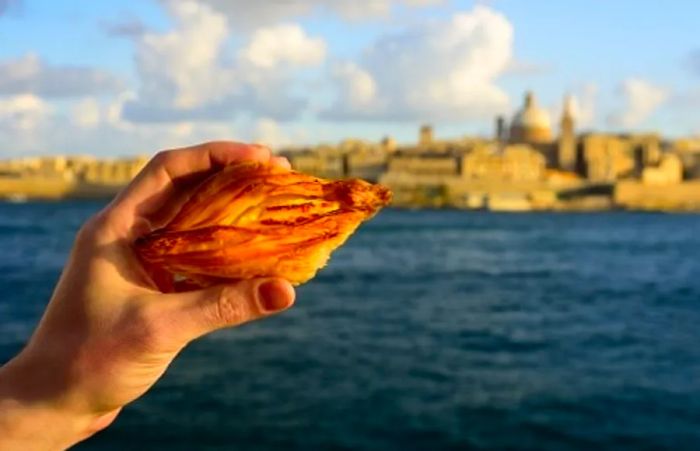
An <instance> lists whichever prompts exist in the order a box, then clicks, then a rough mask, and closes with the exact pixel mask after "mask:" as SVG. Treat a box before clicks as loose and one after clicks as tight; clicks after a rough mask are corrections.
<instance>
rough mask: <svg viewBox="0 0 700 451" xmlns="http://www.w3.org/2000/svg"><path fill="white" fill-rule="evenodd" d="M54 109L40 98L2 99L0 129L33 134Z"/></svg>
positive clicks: (17, 97) (23, 95)
mask: <svg viewBox="0 0 700 451" xmlns="http://www.w3.org/2000/svg"><path fill="white" fill-rule="evenodd" d="M51 110H52V108H51V107H50V106H49V105H48V104H47V103H46V102H45V101H44V100H43V99H41V98H40V97H37V96H35V95H33V94H20V95H16V96H11V97H2V98H0V128H3V129H5V130H11V131H20V132H31V131H32V130H34V129H35V128H36V127H37V126H39V125H40V124H41V122H42V121H43V120H45V119H46V118H47V116H48V115H49V114H50V113H51Z"/></svg>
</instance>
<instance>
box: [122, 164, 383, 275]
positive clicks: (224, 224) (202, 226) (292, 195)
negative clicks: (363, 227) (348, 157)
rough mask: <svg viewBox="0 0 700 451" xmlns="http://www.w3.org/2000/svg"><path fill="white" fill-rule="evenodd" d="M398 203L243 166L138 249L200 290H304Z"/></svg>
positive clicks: (215, 179)
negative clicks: (238, 284) (231, 283)
mask: <svg viewBox="0 0 700 451" xmlns="http://www.w3.org/2000/svg"><path fill="white" fill-rule="evenodd" d="M390 198H391V193H390V192H389V190H388V189H386V188H385V187H383V186H381V185H374V184H371V183H368V182H366V181H363V180H359V179H350V180H337V181H332V180H324V179H321V178H317V177H312V176H310V175H306V174H302V173H299V172H295V171H289V170H287V169H284V168H281V167H278V166H275V165H270V164H263V163H255V162H243V163H237V164H233V165H230V166H227V167H225V168H224V169H222V170H221V171H219V172H218V173H216V174H214V175H213V176H211V177H210V178H209V179H207V180H206V181H205V182H204V183H202V184H201V185H200V186H199V187H198V188H197V189H196V191H195V192H194V194H193V195H192V196H191V198H190V199H189V200H188V201H187V202H186V203H185V204H184V206H183V207H182V209H181V210H180V212H179V213H178V214H177V215H176V216H175V218H174V219H173V220H172V221H171V222H170V223H169V224H168V225H167V226H166V227H164V228H162V229H160V230H156V231H154V232H151V233H150V234H148V235H146V236H144V237H142V238H140V239H138V240H137V241H136V243H135V248H136V251H137V252H138V254H139V255H140V256H141V258H142V259H143V260H144V261H145V262H146V263H147V265H150V266H152V267H156V268H160V269H161V270H165V271H167V272H168V273H170V274H171V275H173V277H174V278H176V279H177V278H179V279H186V280H187V281H189V282H192V283H193V284H194V285H197V286H207V285H212V284H215V283H219V282H221V281H222V280H229V279H249V278H254V277H282V278H284V279H287V280H289V281H290V282H291V283H293V284H295V285H298V284H301V283H304V282H306V281H308V280H309V279H311V278H313V277H314V276H315V274H316V272H317V271H318V270H319V269H320V268H322V267H323V266H325V264H326V262H327V261H328V258H329V257H330V254H331V252H332V251H333V250H335V249H336V248H337V247H339V246H340V245H342V244H343V243H344V242H345V240H347V238H348V237H349V236H350V235H351V234H352V233H353V232H354V231H355V229H357V227H358V226H359V225H360V223H361V222H362V221H364V220H367V219H369V218H370V217H372V216H373V215H374V214H375V213H376V212H377V211H378V210H379V209H380V208H382V207H383V206H385V205H387V204H388V203H389V201H390Z"/></svg>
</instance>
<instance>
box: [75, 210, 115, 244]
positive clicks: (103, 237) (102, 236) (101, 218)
mask: <svg viewBox="0 0 700 451" xmlns="http://www.w3.org/2000/svg"><path fill="white" fill-rule="evenodd" d="M112 216H113V215H112V214H111V212H110V211H109V210H108V209H107V210H103V211H101V212H99V213H97V214H95V215H93V216H92V217H90V218H89V219H88V220H87V221H85V223H83V225H82V226H81V227H80V229H78V233H77V234H76V243H78V244H83V245H94V244H95V243H102V242H104V241H107V240H108V239H109V238H110V236H111V235H110V232H109V231H110V227H109V226H110V224H111V223H112V222H113V218H112Z"/></svg>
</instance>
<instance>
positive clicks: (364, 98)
mask: <svg viewBox="0 0 700 451" xmlns="http://www.w3.org/2000/svg"><path fill="white" fill-rule="evenodd" d="M333 77H334V78H335V80H336V81H337V82H338V83H339V85H340V86H342V89H343V100H344V108H345V109H347V110H349V111H364V110H368V109H370V108H373V107H374V102H376V98H377V83H376V82H375V81H374V78H372V75H370V74H369V72H367V71H366V70H365V69H363V68H361V67H359V66H358V65H357V64H355V63H352V62H344V63H340V64H337V65H336V66H335V67H334V69H333Z"/></svg>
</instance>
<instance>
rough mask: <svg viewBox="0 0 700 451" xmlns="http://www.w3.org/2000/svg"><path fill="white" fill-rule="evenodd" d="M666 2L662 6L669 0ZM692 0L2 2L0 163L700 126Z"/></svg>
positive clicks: (697, 9) (698, 49)
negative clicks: (562, 119)
mask: <svg viewBox="0 0 700 451" xmlns="http://www.w3.org/2000/svg"><path fill="white" fill-rule="evenodd" d="M669 5H672V7H670V6H669ZM697 17H700V2H696V1H693V0H676V1H674V2H673V3H668V2H658V1H653V0H615V1H606V0H567V1H556V2H555V1H550V0H527V1H525V0H491V1H483V0H482V1H467V0H464V1H462V0H365V1H357V0H326V1H323V0H267V1H257V2H252V1H249V0H228V1H223V0H143V1H138V2H137V1H131V2H124V1H116V0H101V1H90V0H62V1H60V2H58V1H54V0H0V158H14V157H18V156H25V155H26V156H29V155H45V154H93V155H99V156H123V155H133V154H143V153H152V152H155V151H157V150H161V149H165V148H172V147H180V146H185V145H190V144H194V143H198V142H203V141H209V140H215V139H229V140H237V141H254V142H263V143H266V144H269V145H271V146H273V147H275V148H280V147H285V146H298V145H305V144H316V143H321V142H326V143H333V142H338V141H340V140H342V139H345V138H361V139H366V140H370V141H379V140H380V139H382V137H384V136H386V135H389V136H392V137H394V138H396V139H397V140H398V141H399V142H401V143H411V142H415V140H416V139H417V132H418V128H419V126H420V125H421V124H423V123H430V124H433V126H434V128H435V134H436V136H437V137H439V138H454V137H459V136H463V135H483V136H489V135H491V134H492V133H493V123H494V117H495V116H496V115H505V116H506V118H510V117H512V115H513V113H514V112H515V111H516V110H517V108H519V106H520V105H521V104H522V98H523V95H524V93H525V91H527V90H532V91H533V92H534V93H535V95H536V97H537V99H538V103H539V105H540V106H541V107H543V108H545V109H546V110H547V111H549V113H550V116H551V119H552V123H553V127H554V129H555V130H556V128H557V123H558V118H559V115H560V113H561V109H562V104H563V99H564V97H565V96H567V95H568V96H571V98H572V104H573V107H574V115H575V117H576V124H577V129H578V130H579V131H590V130H599V131H604V132H620V131H635V132H637V131H638V132H651V131H656V132H660V133H662V134H663V135H664V136H668V137H679V136H687V135H700V37H699V36H700V35H698V33H697V26H696V19H697Z"/></svg>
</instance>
